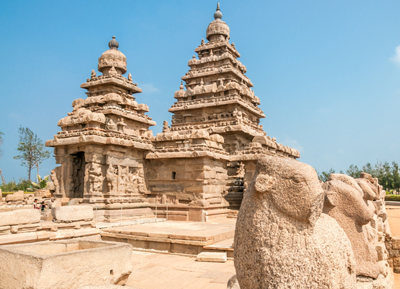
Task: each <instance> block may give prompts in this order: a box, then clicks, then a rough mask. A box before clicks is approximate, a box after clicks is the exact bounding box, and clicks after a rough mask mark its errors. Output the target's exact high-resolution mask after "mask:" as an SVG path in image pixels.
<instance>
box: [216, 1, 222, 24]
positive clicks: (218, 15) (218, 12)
mask: <svg viewBox="0 0 400 289" xmlns="http://www.w3.org/2000/svg"><path fill="white" fill-rule="evenodd" d="M221 18H222V13H221V11H220V10H219V2H218V3H217V12H215V13H214V19H215V20H221Z"/></svg>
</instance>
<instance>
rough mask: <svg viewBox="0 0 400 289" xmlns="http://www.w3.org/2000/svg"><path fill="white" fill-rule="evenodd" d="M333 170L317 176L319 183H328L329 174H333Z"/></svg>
mask: <svg viewBox="0 0 400 289" xmlns="http://www.w3.org/2000/svg"><path fill="white" fill-rule="evenodd" d="M334 173H335V170H334V169H330V170H329V171H327V172H322V173H321V174H318V178H319V180H320V181H323V182H324V183H325V182H326V181H328V179H329V176H330V174H334Z"/></svg>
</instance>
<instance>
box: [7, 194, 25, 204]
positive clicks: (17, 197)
mask: <svg viewBox="0 0 400 289" xmlns="http://www.w3.org/2000/svg"><path fill="white" fill-rule="evenodd" d="M23 200H24V191H18V192H15V193H14V194H11V195H7V196H6V202H10V201H13V202H16V201H23Z"/></svg>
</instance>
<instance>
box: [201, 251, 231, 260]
mask: <svg viewBox="0 0 400 289" xmlns="http://www.w3.org/2000/svg"><path fill="white" fill-rule="evenodd" d="M227 260H228V258H227V255H226V253H220V252H201V253H200V254H198V255H197V259H196V261H198V262H217V263H225V262H226V261H227Z"/></svg>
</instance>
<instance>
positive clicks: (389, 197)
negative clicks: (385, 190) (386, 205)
mask: <svg viewBox="0 0 400 289" xmlns="http://www.w3.org/2000/svg"><path fill="white" fill-rule="evenodd" d="M385 201H395V202H400V195H386V196H385Z"/></svg>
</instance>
